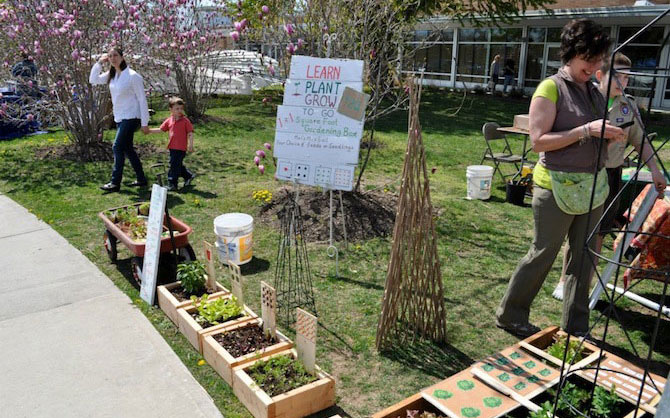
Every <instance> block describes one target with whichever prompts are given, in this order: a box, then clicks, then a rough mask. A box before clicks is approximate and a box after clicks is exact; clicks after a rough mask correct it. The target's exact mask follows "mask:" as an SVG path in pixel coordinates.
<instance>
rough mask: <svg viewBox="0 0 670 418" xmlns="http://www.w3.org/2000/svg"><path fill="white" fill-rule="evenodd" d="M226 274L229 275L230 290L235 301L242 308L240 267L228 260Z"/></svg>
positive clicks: (242, 288) (242, 284)
mask: <svg viewBox="0 0 670 418" xmlns="http://www.w3.org/2000/svg"><path fill="white" fill-rule="evenodd" d="M228 272H229V275H230V290H231V291H232V292H233V296H235V298H236V299H237V303H239V304H240V306H244V283H243V282H244V279H243V278H242V273H241V272H240V266H238V265H237V264H235V263H233V262H232V261H230V260H228Z"/></svg>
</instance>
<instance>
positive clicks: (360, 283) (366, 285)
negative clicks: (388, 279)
mask: <svg viewBox="0 0 670 418" xmlns="http://www.w3.org/2000/svg"><path fill="white" fill-rule="evenodd" d="M315 275H316V274H315ZM327 277H328V279H329V280H334V281H341V282H346V283H349V284H353V285H355V286H360V287H363V288H365V289H375V290H384V286H381V285H378V284H374V283H367V282H363V281H360V280H354V279H350V278H348V277H343V276H341V275H340V276H337V277H336V276H334V275H331V274H329V275H328V276H327Z"/></svg>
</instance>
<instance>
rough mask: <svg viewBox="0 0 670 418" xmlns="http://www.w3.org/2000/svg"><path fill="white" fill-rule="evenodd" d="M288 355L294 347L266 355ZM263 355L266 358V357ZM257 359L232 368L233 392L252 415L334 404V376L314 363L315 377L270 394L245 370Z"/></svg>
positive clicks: (260, 417) (292, 416) (279, 417)
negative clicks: (280, 391)
mask: <svg viewBox="0 0 670 418" xmlns="http://www.w3.org/2000/svg"><path fill="white" fill-rule="evenodd" d="M282 355H291V356H293V358H297V356H298V353H297V351H295V350H294V349H291V350H286V351H281V352H278V353H275V354H273V355H271V356H270V357H268V358H271V357H276V356H282ZM266 359H267V358H266ZM257 361H259V360H255V361H253V362H251V363H247V364H245V365H241V366H238V367H236V368H235V369H233V392H234V393H235V396H237V399H239V400H240V402H242V404H244V406H246V407H247V409H248V410H249V412H251V414H252V415H253V416H254V417H256V418H298V417H304V416H307V415H310V414H313V413H316V412H319V411H321V410H324V409H326V408H328V407H330V406H333V405H334V404H335V380H334V379H333V378H332V377H331V376H330V375H328V374H327V373H326V372H324V371H323V370H321V369H320V368H319V367H318V366H316V376H317V377H318V378H319V379H318V380H317V381H315V382H312V383H310V384H308V385H305V386H302V387H300V388H297V389H294V390H291V391H289V392H286V393H282V394H280V395H276V396H273V397H270V396H269V395H268V394H267V393H265V391H263V389H261V388H260V387H259V386H258V384H257V383H256V382H254V381H253V380H252V379H251V377H249V375H248V374H247V369H249V367H251V366H252V365H254V364H255V363H256V362H257Z"/></svg>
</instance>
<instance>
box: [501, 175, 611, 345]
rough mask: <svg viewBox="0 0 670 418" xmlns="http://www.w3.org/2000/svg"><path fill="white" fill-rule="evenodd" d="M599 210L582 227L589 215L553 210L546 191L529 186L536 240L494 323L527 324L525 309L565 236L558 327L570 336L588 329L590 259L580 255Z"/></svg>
mask: <svg viewBox="0 0 670 418" xmlns="http://www.w3.org/2000/svg"><path fill="white" fill-rule="evenodd" d="M602 210H603V208H602V206H599V207H597V208H595V209H594V210H593V211H592V212H591V215H590V222H588V225H587V218H588V217H589V214H588V213H587V214H584V215H568V214H566V213H565V212H563V211H562V210H561V209H560V208H559V207H558V205H557V204H556V201H555V200H554V195H553V194H552V192H551V190H547V189H543V188H541V187H537V186H536V187H535V188H534V191H533V217H534V218H535V237H534V238H533V244H532V245H531V247H530V249H529V250H528V253H527V254H526V255H525V256H524V257H523V258H522V259H521V261H520V262H519V265H518V266H517V268H516V270H515V271H514V274H513V275H512V278H511V279H510V281H509V285H508V286H507V291H506V292H505V296H504V297H503V299H502V301H501V302H500V307H498V310H497V312H496V316H497V319H498V323H499V324H501V325H509V324H512V323H516V324H525V323H527V322H528V316H529V314H530V305H531V304H532V303H533V300H534V299H535V296H536V295H537V292H539V291H540V288H541V287H542V284H543V283H544V280H545V279H546V277H547V274H548V273H549V270H550V269H551V266H552V264H553V263H554V260H556V256H557V255H558V252H559V251H560V249H561V244H562V243H563V240H564V239H565V235H566V234H567V235H568V250H567V252H566V254H567V269H566V282H565V287H564V294H563V319H562V321H561V327H562V328H563V329H564V330H566V331H568V332H570V333H582V332H586V331H588V328H589V306H588V302H589V277H590V276H591V271H592V270H593V260H592V257H593V255H592V254H590V253H589V252H586V253H585V252H584V241H585V239H586V237H587V236H588V234H589V233H590V232H591V231H592V230H593V227H594V226H595V224H596V223H597V222H598V219H599V218H600V215H601V214H602ZM594 245H595V237H594V238H593V239H592V240H591V241H590V242H589V246H590V247H591V248H593V247H594ZM582 255H584V257H582Z"/></svg>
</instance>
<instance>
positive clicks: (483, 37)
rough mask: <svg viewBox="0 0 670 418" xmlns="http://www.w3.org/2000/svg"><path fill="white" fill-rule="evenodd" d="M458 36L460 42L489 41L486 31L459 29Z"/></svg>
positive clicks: (487, 31)
mask: <svg viewBox="0 0 670 418" xmlns="http://www.w3.org/2000/svg"><path fill="white" fill-rule="evenodd" d="M458 34H459V40H460V42H486V41H488V40H489V39H488V38H489V36H488V35H489V30H488V29H482V28H474V29H459V32H458Z"/></svg>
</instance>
